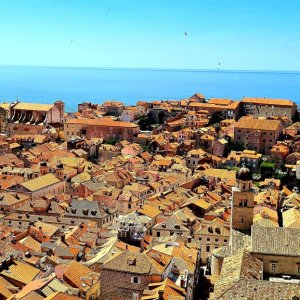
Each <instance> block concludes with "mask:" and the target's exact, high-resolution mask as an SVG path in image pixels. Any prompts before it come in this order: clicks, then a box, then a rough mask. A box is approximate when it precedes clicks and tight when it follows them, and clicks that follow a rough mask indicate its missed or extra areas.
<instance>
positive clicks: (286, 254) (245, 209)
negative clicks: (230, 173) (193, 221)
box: [210, 167, 300, 300]
mask: <svg viewBox="0 0 300 300" xmlns="http://www.w3.org/2000/svg"><path fill="white" fill-rule="evenodd" d="M251 177H252V175H251V172H250V170H249V169H247V168H245V167H243V168H241V169H240V171H239V172H238V173H237V186H236V187H234V188H233V189H232V209H231V216H232V218H231V231H230V240H229V244H228V245H227V246H225V247H222V248H220V249H216V250H214V251H213V254H212V259H211V271H212V276H213V278H214V288H213V291H212V293H211V294H210V299H255V300H256V299H257V300H258V299H298V298H297V297H299V294H300V290H299V278H300V266H299V259H300V251H299V242H298V241H299V240H300V230H299V229H298V228H285V227H274V226H270V225H265V226H261V225H252V224H253V208H254V205H253V197H254V194H253V193H252V189H251V187H252V180H251ZM268 224H269V223H268ZM295 297H296V298H295Z"/></svg>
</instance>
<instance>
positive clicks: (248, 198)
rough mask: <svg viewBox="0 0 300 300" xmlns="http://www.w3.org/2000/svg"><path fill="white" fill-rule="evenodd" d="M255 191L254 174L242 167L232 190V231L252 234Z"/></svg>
mask: <svg viewBox="0 0 300 300" xmlns="http://www.w3.org/2000/svg"><path fill="white" fill-rule="evenodd" d="M253 208H254V190H253V189H252V174H251V172H250V170H249V169H248V168H246V167H242V168H241V169H240V170H239V171H238V172H237V176H236V186H235V187H233V188H232V202H231V229H235V230H239V231H242V232H245V233H246V232H250V230H251V226H252V224H253Z"/></svg>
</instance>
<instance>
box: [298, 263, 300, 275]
mask: <svg viewBox="0 0 300 300" xmlns="http://www.w3.org/2000/svg"><path fill="white" fill-rule="evenodd" d="M297 271H298V275H300V266H299V265H298V270H297Z"/></svg>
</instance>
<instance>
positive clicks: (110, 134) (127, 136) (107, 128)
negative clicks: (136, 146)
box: [64, 118, 139, 141]
mask: <svg viewBox="0 0 300 300" xmlns="http://www.w3.org/2000/svg"><path fill="white" fill-rule="evenodd" d="M138 133H139V126H138V125H136V124H133V123H128V122H117V121H113V120H111V119H109V118H102V119H70V120H67V121H66V122H65V124H64V137H65V140H66V141H68V140H70V139H71V138H72V136H74V135H77V136H80V137H83V138H86V139H87V140H91V139H93V138H103V139H104V140H108V139H117V140H128V141H132V140H133V136H134V135H137V134H138Z"/></svg>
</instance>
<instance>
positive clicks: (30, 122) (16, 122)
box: [7, 101, 65, 135]
mask: <svg viewBox="0 0 300 300" xmlns="http://www.w3.org/2000/svg"><path fill="white" fill-rule="evenodd" d="M64 113H65V105H64V103H63V102H62V101H56V102H54V104H37V103H21V102H16V103H13V104H11V106H10V114H9V119H8V121H7V122H8V123H7V130H8V131H9V132H10V134H11V135H13V134H29V133H30V134H41V133H42V132H43V130H44V129H45V128H46V127H47V126H54V127H62V124H63V121H64Z"/></svg>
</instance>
